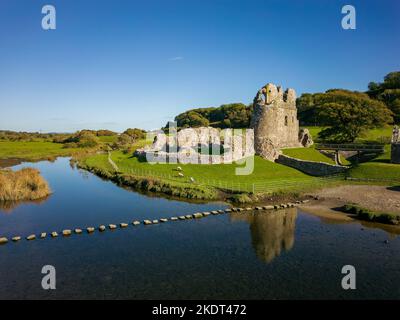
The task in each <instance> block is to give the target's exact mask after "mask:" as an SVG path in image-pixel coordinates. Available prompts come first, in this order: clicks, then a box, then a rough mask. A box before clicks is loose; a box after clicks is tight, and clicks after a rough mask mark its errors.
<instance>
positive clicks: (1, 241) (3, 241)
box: [0, 237, 8, 244]
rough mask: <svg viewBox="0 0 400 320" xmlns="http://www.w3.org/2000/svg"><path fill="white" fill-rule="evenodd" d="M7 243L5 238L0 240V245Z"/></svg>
mask: <svg viewBox="0 0 400 320" xmlns="http://www.w3.org/2000/svg"><path fill="white" fill-rule="evenodd" d="M7 242H8V239H7V238H6V237H2V238H0V244H6V243H7Z"/></svg>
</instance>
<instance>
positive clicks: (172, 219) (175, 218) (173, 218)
mask: <svg viewBox="0 0 400 320" xmlns="http://www.w3.org/2000/svg"><path fill="white" fill-rule="evenodd" d="M169 220H171V221H177V220H178V217H171V218H170V219H169Z"/></svg>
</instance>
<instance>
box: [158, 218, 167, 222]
mask: <svg viewBox="0 0 400 320" xmlns="http://www.w3.org/2000/svg"><path fill="white" fill-rule="evenodd" d="M160 221H161V222H168V219H165V218H161V219H160Z"/></svg>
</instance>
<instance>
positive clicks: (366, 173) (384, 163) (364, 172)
mask: <svg viewBox="0 0 400 320" xmlns="http://www.w3.org/2000/svg"><path fill="white" fill-rule="evenodd" d="M349 175H350V177H353V178H358V179H377V180H393V181H400V165H398V164H393V163H390V145H386V146H385V153H383V154H382V155H380V156H379V157H377V158H375V159H373V160H371V161H368V162H364V163H361V164H359V165H356V166H354V167H353V168H351V169H350V171H349Z"/></svg>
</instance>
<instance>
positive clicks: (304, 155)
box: [282, 147, 335, 164]
mask: <svg viewBox="0 0 400 320" xmlns="http://www.w3.org/2000/svg"><path fill="white" fill-rule="evenodd" d="M282 152H283V154H284V155H287V156H289V157H292V158H296V159H301V160H309V161H317V162H326V163H329V164H335V161H333V160H332V159H331V158H328V157H327V156H325V155H323V154H322V153H321V152H319V151H318V150H315V149H314V148H313V147H310V148H291V149H283V150H282Z"/></svg>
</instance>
